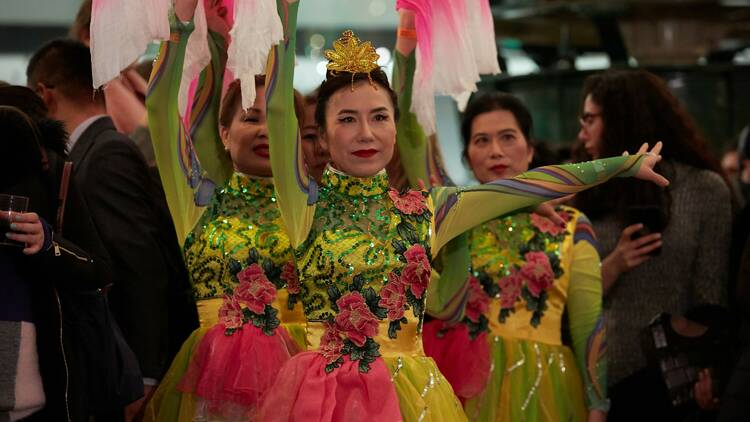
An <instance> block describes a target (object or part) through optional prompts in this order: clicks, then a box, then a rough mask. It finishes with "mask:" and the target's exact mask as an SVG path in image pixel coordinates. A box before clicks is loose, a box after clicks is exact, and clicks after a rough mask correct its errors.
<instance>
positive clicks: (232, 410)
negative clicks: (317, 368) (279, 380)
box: [177, 324, 297, 420]
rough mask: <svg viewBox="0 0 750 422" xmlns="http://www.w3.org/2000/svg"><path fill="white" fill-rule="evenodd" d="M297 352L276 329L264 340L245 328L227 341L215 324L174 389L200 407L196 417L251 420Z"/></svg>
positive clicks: (220, 326) (260, 334)
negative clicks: (187, 394)
mask: <svg viewBox="0 0 750 422" xmlns="http://www.w3.org/2000/svg"><path fill="white" fill-rule="evenodd" d="M296 349H297V348H296V346H295V345H294V342H293V341H292V340H291V339H290V338H289V335H288V334H287V332H286V330H285V329H283V328H281V327H279V328H277V329H276V330H275V332H274V335H272V336H268V335H266V334H264V333H263V331H261V330H260V329H259V328H257V327H255V326H253V325H252V324H245V325H244V326H243V327H242V328H241V329H239V330H237V331H236V332H234V333H233V334H232V335H230V336H228V335H226V334H224V325H223V324H216V325H214V326H213V327H212V328H211V329H210V330H209V331H208V332H207V333H206V335H205V336H204V337H203V338H202V339H201V342H200V344H199V345H198V346H197V348H196V350H195V353H194V354H193V356H192V358H191V360H190V364H189V366H188V369H187V371H186V372H185V375H184V376H183V377H182V380H181V381H180V383H179V385H178V387H177V389H178V390H179V391H181V392H184V393H193V394H195V395H196V396H197V398H198V400H199V402H200V403H201V405H202V406H201V407H202V409H198V410H197V413H205V414H206V415H210V416H219V417H222V418H224V419H227V420H252V419H253V418H254V417H255V415H256V412H257V407H258V405H259V403H260V399H261V397H262V396H263V395H264V394H265V393H266V392H267V391H268V389H269V387H270V386H271V385H272V384H273V382H274V381H275V380H276V376H277V375H278V373H279V370H280V369H281V367H282V366H283V364H284V363H285V362H286V361H288V360H289V358H290V357H291V356H292V355H294V354H295V353H296V352H297V350H296Z"/></svg>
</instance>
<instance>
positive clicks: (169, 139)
mask: <svg viewBox="0 0 750 422" xmlns="http://www.w3.org/2000/svg"><path fill="white" fill-rule="evenodd" d="M193 28H194V26H193V23H192V22H190V23H181V22H175V23H174V24H173V25H172V33H171V36H170V40H169V41H164V42H162V43H161V47H160V49H159V54H158V56H157V58H156V60H155V62H154V67H153V71H152V73H151V78H150V80H149V86H148V91H147V93H146V111H147V113H148V122H149V124H148V127H149V131H150V133H151V140H152V143H153V147H154V155H155V157H156V163H157V166H158V168H159V175H160V177H161V181H162V185H163V187H164V193H165V194H166V197H167V204H168V205H169V211H170V214H171V215H172V221H173V223H174V225H175V229H176V231H177V236H178V238H179V240H180V244H182V243H184V241H185V237H186V236H187V235H188V233H189V232H190V231H191V230H192V229H193V227H194V226H195V223H196V222H197V221H198V218H199V217H200V215H201V214H202V212H203V210H204V209H205V205H206V204H207V203H208V201H209V200H210V197H211V195H212V194H213V187H214V184H213V183H212V182H211V181H210V180H209V179H208V178H206V177H205V175H204V174H203V172H202V171H201V167H200V163H199V162H198V159H197V157H196V156H195V151H194V149H193V147H192V141H191V139H190V136H189V135H188V134H187V132H186V131H185V127H184V125H183V121H182V118H181V117H180V110H179V106H178V105H177V98H178V94H179V90H180V79H181V77H182V67H183V63H184V60H185V49H186V47H187V40H188V37H189V36H190V33H191V32H192V31H193Z"/></svg>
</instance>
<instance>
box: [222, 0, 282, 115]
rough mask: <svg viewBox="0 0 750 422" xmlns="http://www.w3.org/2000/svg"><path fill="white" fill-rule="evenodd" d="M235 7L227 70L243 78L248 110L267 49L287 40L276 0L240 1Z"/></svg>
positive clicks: (245, 105)
mask: <svg viewBox="0 0 750 422" xmlns="http://www.w3.org/2000/svg"><path fill="white" fill-rule="evenodd" d="M234 7H235V9H234V18H235V21H234V26H233V27H232V30H231V31H230V32H229V34H230V35H231V38H232V41H231V43H230V44H229V51H228V57H227V69H229V70H230V71H231V72H232V73H233V74H234V75H235V76H236V77H237V78H239V80H240V87H241V89H242V108H243V109H245V110H247V109H248V108H250V107H251V106H252V105H253V103H254V102H255V75H262V74H263V73H264V72H265V69H266V62H267V60H268V52H269V51H270V50H271V47H272V46H273V45H275V44H277V43H278V42H279V41H281V40H283V39H284V28H283V26H282V25H281V19H280V18H279V14H278V12H277V10H276V2H275V1H274V0H237V1H235V5H234Z"/></svg>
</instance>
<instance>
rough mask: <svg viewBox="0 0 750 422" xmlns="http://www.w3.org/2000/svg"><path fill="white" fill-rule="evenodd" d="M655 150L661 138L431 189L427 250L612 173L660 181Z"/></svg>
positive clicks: (593, 182) (657, 151) (584, 186)
mask: <svg viewBox="0 0 750 422" xmlns="http://www.w3.org/2000/svg"><path fill="white" fill-rule="evenodd" d="M660 151H661V143H657V145H656V146H655V147H654V149H653V150H652V151H651V152H647V151H645V150H643V151H639V154H637V155H632V156H622V157H614V158H605V159H602V160H596V161H589V162H585V163H578V164H564V165H557V166H546V167H539V168H536V169H533V170H530V171H527V172H526V173H522V174H520V175H518V176H516V177H514V178H512V179H501V180H496V181H494V182H490V183H485V184H482V185H475V186H471V187H438V188H433V189H432V200H433V204H434V210H435V213H434V215H433V228H434V233H435V234H434V235H433V237H432V243H433V244H432V248H433V249H432V250H433V253H435V252H437V251H439V250H440V248H441V247H443V246H444V245H445V243H446V242H448V241H449V240H450V239H453V238H454V237H456V236H458V235H459V234H461V233H463V232H465V231H467V230H468V229H470V228H472V227H474V226H476V225H477V224H481V223H483V222H485V221H488V220H490V219H492V218H495V217H499V216H501V215H505V214H509V213H512V212H514V211H518V210H521V209H525V208H528V207H533V206H536V205H538V204H540V203H542V202H545V201H549V200H551V199H556V198H560V197H563V196H566V195H570V194H572V193H577V192H580V191H583V190H586V189H589V188H591V187H593V186H596V185H599V184H601V183H604V182H606V181H607V180H609V179H611V178H613V177H632V176H635V177H637V178H640V179H644V180H651V181H654V182H655V183H657V184H660V185H662V186H665V185H667V184H668V183H669V182H668V181H667V180H666V179H664V178H663V177H662V176H660V175H658V174H656V173H654V171H653V166H654V165H655V164H656V162H658V161H659V160H660V159H661V156H659V155H658V154H659V152H660Z"/></svg>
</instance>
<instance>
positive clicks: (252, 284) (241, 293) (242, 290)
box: [219, 249, 280, 336]
mask: <svg viewBox="0 0 750 422" xmlns="http://www.w3.org/2000/svg"><path fill="white" fill-rule="evenodd" d="M259 258H260V256H259V254H258V251H256V250H255V249H251V250H250V253H249V254H248V258H247V261H246V262H247V266H246V267H245V268H242V264H241V263H240V262H239V261H237V260H236V259H232V258H230V262H229V270H230V271H231V273H232V274H233V277H234V279H235V280H236V281H237V285H236V286H235V288H234V290H233V292H232V294H231V295H226V296H225V297H224V303H223V304H222V306H221V308H220V309H219V320H220V321H221V323H222V324H223V325H224V328H225V331H224V334H226V335H228V336H231V335H232V334H234V332H235V331H237V330H239V329H242V326H243V325H244V324H247V323H252V324H253V325H254V326H255V327H258V328H260V329H261V330H262V331H263V333H264V334H266V335H269V336H271V335H273V334H274V330H275V329H276V327H278V326H279V323H280V321H279V318H278V312H279V311H278V310H276V309H274V308H273V306H271V304H272V303H273V301H274V299H276V289H277V288H280V287H278V286H277V285H275V284H274V283H272V282H271V281H270V280H269V278H268V275H269V273H271V274H274V275H276V278H278V273H279V272H280V271H279V270H278V268H277V267H276V266H274V265H273V263H272V262H271V261H270V260H269V259H266V260H264V261H263V265H262V266H261V264H259V263H258V259H259Z"/></svg>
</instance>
